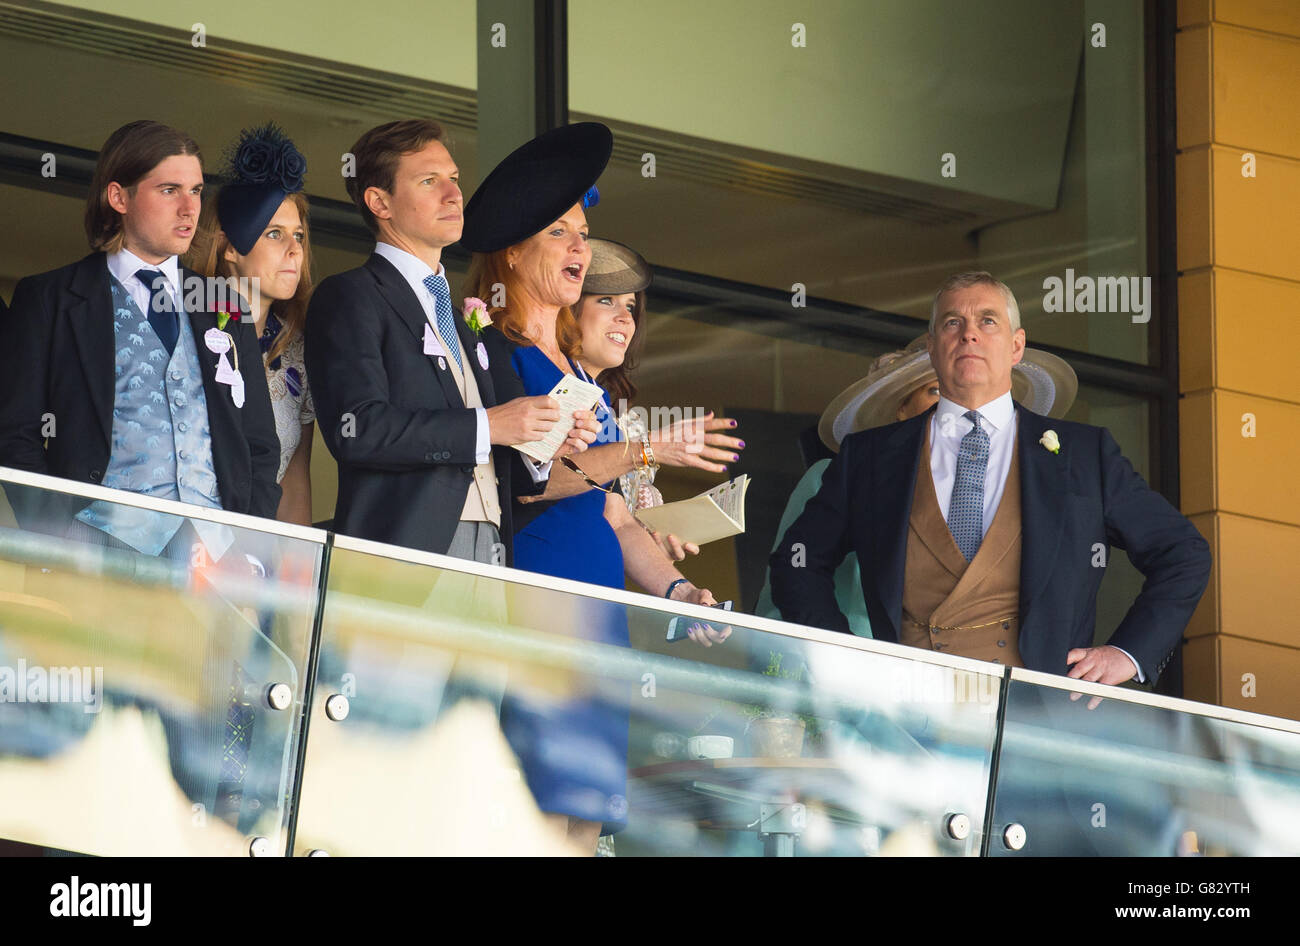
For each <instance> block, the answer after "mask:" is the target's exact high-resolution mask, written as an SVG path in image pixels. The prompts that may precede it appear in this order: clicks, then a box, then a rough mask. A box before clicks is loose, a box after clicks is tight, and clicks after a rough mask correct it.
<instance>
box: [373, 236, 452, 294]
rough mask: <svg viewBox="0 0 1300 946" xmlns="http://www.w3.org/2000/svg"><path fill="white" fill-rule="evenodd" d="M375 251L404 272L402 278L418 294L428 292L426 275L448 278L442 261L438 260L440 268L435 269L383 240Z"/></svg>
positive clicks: (376, 245)
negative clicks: (425, 280) (425, 284)
mask: <svg viewBox="0 0 1300 946" xmlns="http://www.w3.org/2000/svg"><path fill="white" fill-rule="evenodd" d="M375 252H376V253H378V254H379V255H380V256H382V257H383V258H384V259H386V260H388V262H390V263H392V264H393V266H395V267H396V268H397V271H398V272H399V273H401V274H402V278H403V279H405V280H406V281H407V282H408V283H410V284H411V288H412V289H414V290H415V291H416V294H417V295H419V294H421V293H427V292H428V290H427V289H426V288H425V286H424V279H425V277H426V276H441V277H442V278H443V279H446V278H447V271H446V270H445V269H444V268H443V266H442V262H441V261H439V262H438V268H437V269H436V270H434V269H432V268H430V266H429V264H428V263H426V262H425V261H424V260H422V259H420V258H419V257H418V256H415V255H413V254H411V253H408V252H406V250H403V249H399V248H398V247H395V246H393V244H391V243H385V242H384V241H382V240H380V241H379V242H378V243H376V244H375Z"/></svg>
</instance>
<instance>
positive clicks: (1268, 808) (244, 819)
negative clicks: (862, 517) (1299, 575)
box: [0, 471, 1300, 856]
mask: <svg viewBox="0 0 1300 946" xmlns="http://www.w3.org/2000/svg"><path fill="white" fill-rule="evenodd" d="M0 487H3V492H4V496H5V499H6V503H0V797H2V798H4V799H5V800H6V804H5V805H4V806H3V807H0V839H5V840H8V841H11V842H20V843H23V844H29V845H36V846H41V847H46V848H53V849H59V850H66V851H74V852H82V853H89V854H104V855H113V854H193V855H233V856H241V855H248V854H255V855H261V854H270V855H285V854H292V855H309V854H318V853H322V854H330V855H395V854H581V853H588V854H589V853H591V852H590V850H589V849H588V850H583V849H581V848H580V847H579V846H577V845H576V844H574V843H571V842H570V841H569V840H568V839H567V838H566V836H565V834H564V832H563V831H561V830H557V823H556V816H555V815H554V814H550V812H556V811H563V812H568V813H571V814H580V816H581V817H582V818H584V819H585V820H587V821H596V822H601V823H603V824H604V825H605V827H606V829H607V830H612V831H615V832H616V833H615V835H614V838H615V841H614V847H615V852H616V853H617V855H618V856H638V855H646V856H653V855H696V854H699V855H731V856H762V855H791V854H796V855H801V856H862V855H920V856H941V855H942V856H979V855H1012V854H1018V855H1022V856H1023V855H1031V854H1048V855H1054V854H1100V855H1112V854H1142V855H1175V854H1191V853H1225V854H1295V853H1297V852H1300V835H1297V832H1295V831H1293V830H1291V828H1290V827H1289V825H1290V820H1289V819H1287V818H1286V817H1283V815H1284V813H1285V812H1286V811H1292V812H1293V811H1295V810H1296V807H1297V802H1298V801H1300V724H1296V723H1292V722H1289V721H1286V720H1279V719H1272V718H1268V717H1262V716H1255V715H1252V714H1245V713H1239V712H1236V711H1231V710H1223V709H1220V708H1218V707H1211V706H1204V705H1200V704H1194V703H1190V702H1186V701H1181V700H1168V699H1165V698H1163V697H1156V696H1152V695H1150V694H1146V693H1142V692H1139V691H1133V690H1127V689H1117V688H1111V687H1099V686H1096V685H1092V684H1081V683H1076V682H1074V681H1069V680H1065V679H1064V678H1058V677H1053V676H1050V675H1044V674H1035V673H1031V672H1026V671H1021V670H1010V669H1007V668H1003V667H999V666H996V665H993V664H985V663H981V662H977V661H972V660H965V659H962V658H954V657H944V656H942V655H938V654H931V653H922V652H919V651H916V650H914V649H910V648H905V647H901V646H898V645H893V644H886V643H880V642H875V641H870V640H864V639H861V638H856V637H852V636H848V635H839V634H833V633H829V632H825V631H820V630H815V629H810V628H802V627H796V626H792V625H788V624H783V623H780V622H775V621H769V620H764V619H761V618H757V617H753V616H750V615H742V614H736V613H730V614H725V617H724V612H719V611H715V610H711V609H706V608H698V607H694V606H690V605H681V604H678V603H676V602H672V603H670V602H667V601H664V600H662V599H657V598H653V597H648V596H645V595H639V594H633V593H630V592H625V591H621V590H611V589H608V588H602V587H596V586H590V585H584V584H580V583H576V582H568V581H562V580H558V579H551V578H548V577H544V576H538V575H534V574H531V573H527V572H519V571H514V570H510V569H505V568H497V567H493V566H487V565H478V564H474V563H470V562H464V561H460V560H457V559H451V558H446V557H443V556H437V555H430V554H425V553H419V552H413V551H410V550H407V549H401V548H397V547H394V546H387V545H380V544H376V543H369V542H362V541H359V540H355V539H351V538H347V537H344V536H333V535H330V534H327V533H324V532H321V531H318V530H311V529H301V528H297V527H291V526H284V525H282V524H278V523H273V522H267V521H265V520H257V519H250V518H248V517H244V516H236V515H231V514H228V513H225V512H222V511H220V510H217V511H213V510H207V509H199V508H197V507H193V506H186V505H181V504H178V503H171V502H160V501H153V500H147V499H143V498H141V497H138V496H135V495H132V494H127V493H121V492H116V491H112V490H106V489H103V488H100V487H90V486H82V485H80V484H72V483H67V482H65V481H61V480H56V479H51V478H48V477H41V476H35V475H32V474H25V473H16V472H14V471H0ZM92 504H93V509H94V513H93V514H88V515H80V516H79V513H80V512H81V510H83V509H85V508H86V507H88V506H92ZM87 520H89V522H94V523H97V524H100V525H102V524H104V523H108V524H109V529H108V531H109V533H110V534H111V535H112V536H124V537H126V538H127V539H130V540H131V542H127V541H124V540H123V539H121V538H116V537H112V538H106V537H105V532H104V530H103V529H102V528H99V527H98V526H94V527H92V525H90V524H89V522H88V521H87ZM141 536H149V537H151V541H148V542H146V541H142V540H141ZM163 540H165V542H164V541H163ZM132 543H135V545H134V546H133V545H132ZM160 543H161V544H162V552H161V553H159V554H145V553H142V552H140V551H136V548H139V547H141V546H144V547H146V549H149V550H152V549H155V548H157V547H159V545H160ZM702 621H707V622H710V623H712V624H713V625H714V626H715V627H717V628H723V627H729V628H730V636H729V637H728V638H727V640H726V641H725V642H723V643H720V644H715V645H714V646H712V647H709V648H705V647H702V646H699V645H697V644H695V643H693V642H691V641H689V640H684V639H682V638H683V637H684V633H679V630H684V629H682V628H680V625H682V624H692V623H696V622H702ZM624 628H626V637H625V639H626V641H627V645H626V646H619V645H614V644H609V643H605V642H604V641H608V640H611V639H619V640H621V639H623V634H622V632H623V629H624ZM611 629H613V630H615V631H617V633H610V630H611ZM597 630H599V633H596V631H597ZM1075 692H1081V693H1083V697H1084V698H1083V699H1080V700H1072V699H1071V695H1072V694H1073V693H1075ZM1094 696H1101V697H1103V699H1102V700H1101V703H1100V705H1098V706H1096V707H1095V708H1094V709H1091V710H1090V709H1089V708H1088V706H1089V705H1090V703H1091V702H1092V698H1093V697H1094ZM990 806H991V807H990Z"/></svg>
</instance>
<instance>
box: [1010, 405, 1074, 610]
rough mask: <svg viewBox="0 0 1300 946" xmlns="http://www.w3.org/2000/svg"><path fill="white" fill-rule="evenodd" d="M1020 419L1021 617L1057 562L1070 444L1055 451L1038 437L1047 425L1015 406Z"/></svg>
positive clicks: (1068, 470)
mask: <svg viewBox="0 0 1300 946" xmlns="http://www.w3.org/2000/svg"><path fill="white" fill-rule="evenodd" d="M1016 414H1017V417H1018V418H1019V421H1020V430H1019V436H1018V440H1019V444H1018V446H1017V449H1018V450H1019V451H1020V521H1021V535H1022V536H1023V539H1024V542H1023V545H1022V546H1021V556H1020V620H1021V627H1024V621H1025V617H1026V616H1027V615H1028V614H1029V612H1030V611H1032V610H1033V607H1034V602H1035V601H1036V600H1037V598H1038V596H1039V595H1040V594H1042V591H1043V588H1044V587H1045V586H1046V584H1047V579H1048V577H1049V576H1050V575H1051V574H1052V568H1053V566H1054V565H1055V564H1056V555H1057V551H1058V550H1059V548H1060V545H1061V531H1062V529H1063V528H1064V517H1065V512H1066V510H1065V499H1066V483H1067V482H1068V477H1069V472H1070V444H1068V443H1062V444H1061V452H1060V453H1059V454H1054V453H1052V452H1051V451H1049V450H1048V449H1047V448H1046V447H1044V446H1043V445H1042V444H1040V443H1039V442H1038V441H1039V439H1040V438H1041V437H1042V436H1043V432H1044V431H1046V430H1047V429H1048V425H1049V424H1050V423H1051V421H1050V419H1049V418H1046V417H1043V416H1042V415H1040V414H1035V413H1033V412H1032V411H1027V410H1025V409H1024V408H1023V407H1021V406H1020V405H1019V404H1017V405H1016Z"/></svg>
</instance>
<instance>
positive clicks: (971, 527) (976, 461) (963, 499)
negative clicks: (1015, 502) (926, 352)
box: [948, 411, 989, 562]
mask: <svg viewBox="0 0 1300 946" xmlns="http://www.w3.org/2000/svg"><path fill="white" fill-rule="evenodd" d="M962 416H963V417H965V418H966V419H967V420H968V421H970V422H971V423H972V424H974V425H975V426H974V427H973V428H971V431H970V433H968V434H967V435H966V436H964V437H962V438H961V446H960V447H959V448H958V450H957V479H956V481H955V482H954V483H953V485H952V499H951V500H949V502H948V528H949V530H951V532H952V537H953V538H954V539H956V540H957V548H959V549H961V554H962V555H963V556H964V557H965V559H966V561H968V562H969V561H970V560H971V559H973V558H974V557H975V553H976V552H978V551H979V547H980V542H982V541H983V540H984V473H985V471H986V470H987V469H988V465H989V435H988V434H986V433H985V432H984V431H983V430H981V429H980V415H979V414H978V412H976V411H967V412H966V413H965V414H963V415H962Z"/></svg>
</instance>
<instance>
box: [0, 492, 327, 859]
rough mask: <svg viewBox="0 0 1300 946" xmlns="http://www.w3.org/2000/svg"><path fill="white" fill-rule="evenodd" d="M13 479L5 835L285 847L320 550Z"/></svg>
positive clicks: (90, 849) (1, 636)
mask: <svg viewBox="0 0 1300 946" xmlns="http://www.w3.org/2000/svg"><path fill="white" fill-rule="evenodd" d="M42 479H43V478H42ZM55 482H57V481H55ZM2 485H3V494H4V502H3V503H0V797H3V798H4V799H5V804H4V805H3V806H0V838H7V839H10V840H14V841H20V842H25V843H29V844H35V845H40V846H44V847H51V848H59V849H63V850H70V851H79V852H83V853H88V854H100V855H114V854H150V855H185V854H195V855H230V856H248V854H249V853H250V850H253V849H254V848H253V845H254V840H255V839H257V838H261V839H263V840H261V841H260V842H258V843H257V845H256V848H255V849H256V851H257V853H267V854H272V853H282V852H283V851H284V849H285V846H286V844H287V840H288V838H287V826H288V819H289V814H290V799H291V794H292V790H293V779H294V773H295V761H296V754H297V744H298V733H299V721H300V719H301V712H302V687H303V681H304V680H305V678H306V673H305V671H306V663H307V657H308V653H309V644H310V639H311V628H312V620H313V616H314V613H315V604H316V588H317V582H318V578H319V569H320V559H321V548H322V546H321V545H320V544H319V543H317V542H314V541H308V540H306V539H299V538H290V537H287V536H282V535H272V534H270V533H265V532H259V531H254V530H250V529H246V528H242V527H237V526H229V525H225V524H223V523H218V522H212V521H207V520H204V519H198V518H188V517H186V516H184V515H172V514H171V513H164V512H159V511H155V510H153V509H145V508H142V507H140V506H136V505H132V504H131V503H132V498H131V497H130V495H129V494H125V493H118V492H117V491H114V490H103V489H98V490H94V492H93V494H92V495H95V496H98V497H100V498H95V499H94V500H93V501H92V500H91V499H90V498H88V497H87V496H82V495H76V494H74V493H65V492H58V491H55V490H53V489H43V488H39V487H36V486H31V485H22V484H19V483H15V482H5V483H3V484H2ZM92 489H93V488H92ZM109 496H119V497H122V498H123V499H124V500H125V502H118V501H116V500H114V499H108V498H103V497H109ZM167 506H168V507H169V508H172V509H175V510H182V511H183V510H187V509H192V508H193V507H185V506H182V505H181V504H179V503H168V504H167ZM91 523H94V524H93V525H92V524H91ZM150 542H155V543H156V542H162V543H163V548H162V551H161V552H159V553H158V554H144V553H142V552H140V551H137V550H136V547H137V546H148V545H149V543H150ZM133 544H134V545H133ZM249 556H251V557H252V558H254V559H256V560H257V563H258V566H259V567H257V568H255V567H254V565H253V564H252V563H251V562H250V559H249ZM262 571H264V572H265V575H262V574H260V573H261V572H262Z"/></svg>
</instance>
